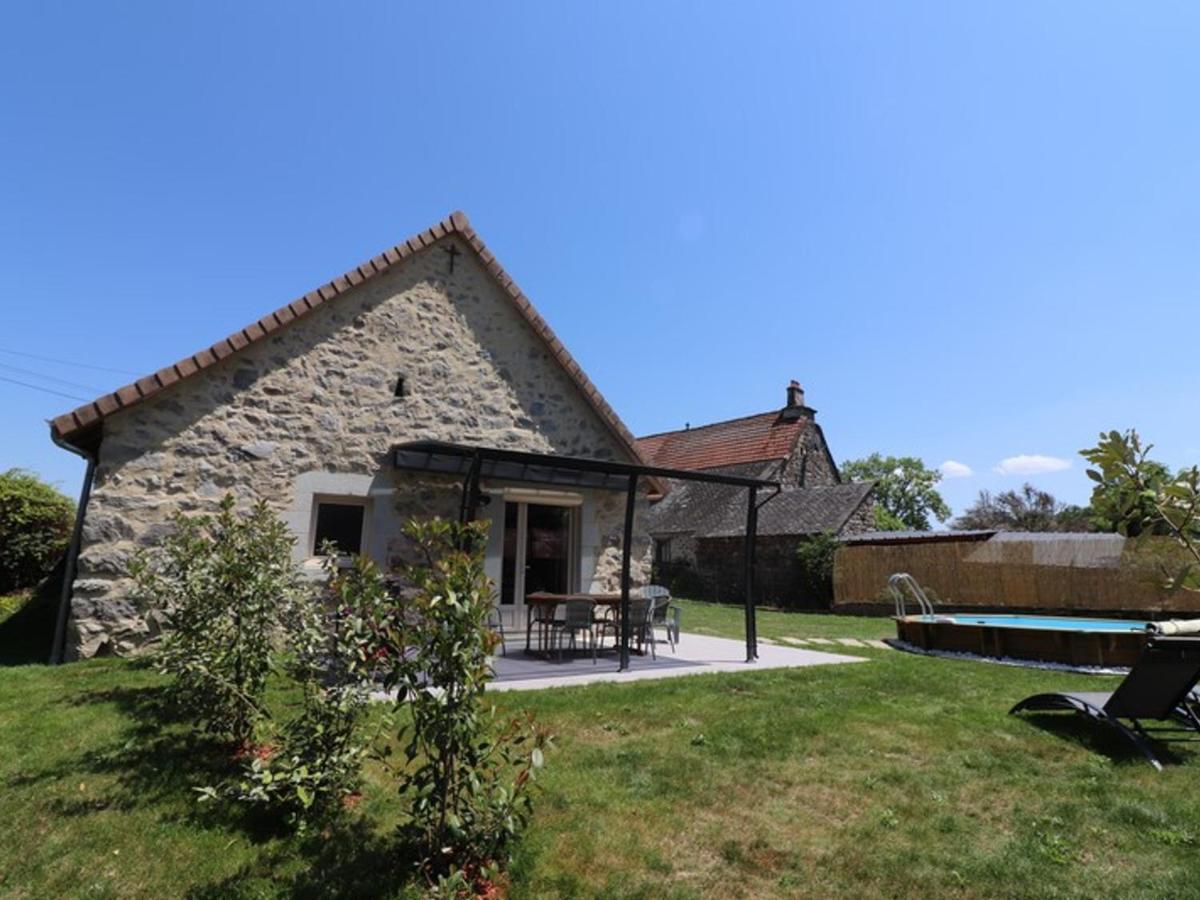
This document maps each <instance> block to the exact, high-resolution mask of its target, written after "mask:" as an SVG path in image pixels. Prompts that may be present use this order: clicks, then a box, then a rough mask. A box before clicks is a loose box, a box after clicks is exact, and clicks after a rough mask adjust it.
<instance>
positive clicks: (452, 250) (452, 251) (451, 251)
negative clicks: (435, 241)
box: [442, 244, 462, 274]
mask: <svg viewBox="0 0 1200 900" xmlns="http://www.w3.org/2000/svg"><path fill="white" fill-rule="evenodd" d="M442 252H443V253H445V254H446V255H447V256H448V257H450V272H451V274H453V273H454V259H455V257H457V256H458V255H459V254H460V253H461V252H462V251H461V250H459V249H458V248H457V247H456V246H454V245H453V244H451V245H450V246H449V247H443V248H442Z"/></svg>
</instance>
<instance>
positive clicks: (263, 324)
mask: <svg viewBox="0 0 1200 900" xmlns="http://www.w3.org/2000/svg"><path fill="white" fill-rule="evenodd" d="M453 234H456V235H458V236H459V237H461V238H462V239H463V240H464V241H465V242H466V244H467V245H468V246H469V247H471V249H472V250H473V251H474V252H475V253H476V254H477V256H478V258H479V261H480V263H481V264H482V265H483V266H484V267H485V268H486V270H487V271H488V272H489V273H490V274H491V275H492V277H493V278H495V280H496V281H497V283H498V284H499V285H500V286H501V287H502V288H503V289H504V290H505V291H506V292H507V293H508V294H509V295H510V296H511V297H512V298H513V306H514V307H515V308H516V309H517V311H518V312H520V313H521V315H522V316H523V317H524V319H525V321H526V322H527V323H528V325H529V326H530V328H531V329H532V330H533V332H534V333H535V334H536V335H537V336H538V337H539V338H540V339H541V340H542V341H543V342H544V343H545V345H546V349H547V350H548V351H549V352H550V354H551V355H552V356H553V357H554V358H555V359H556V360H558V361H559V363H560V364H561V365H562V366H563V368H564V369H565V370H566V371H567V374H568V375H569V376H570V377H571V378H572V379H573V380H574V382H575V384H576V386H577V387H578V388H579V390H580V393H581V394H582V395H583V397H584V399H585V400H586V401H587V403H588V404H589V405H590V406H591V407H592V409H593V411H594V412H595V413H596V414H597V415H598V416H599V417H600V418H601V419H602V420H603V421H604V422H605V423H606V424H607V425H608V427H609V429H610V430H611V431H612V433H613V436H614V437H616V438H617V440H618V442H619V443H620V444H621V445H623V446H624V447H625V448H626V450H627V452H628V453H629V455H630V457H631V458H632V459H634V460H639V461H644V460H643V457H642V455H641V453H640V452H639V450H638V442H637V440H636V438H634V436H633V435H632V434H631V433H630V431H629V429H628V428H626V427H625V424H624V423H623V422H622V421H621V420H620V418H619V417H618V416H617V414H616V413H615V412H614V411H613V408H612V407H611V406H610V405H609V404H608V402H607V401H605V399H604V398H603V397H602V396H601V395H600V392H599V391H598V390H597V389H596V386H595V385H594V384H592V382H591V380H590V379H589V378H588V377H587V375H585V374H584V372H583V370H582V369H581V368H580V366H579V364H578V363H577V362H575V360H574V359H573V358H572V356H571V354H570V353H569V352H568V351H567V349H566V348H565V347H564V346H563V345H562V343H561V342H560V341H559V340H558V338H557V337H556V336H555V334H554V332H553V330H552V329H551V328H550V326H549V325H547V324H546V321H545V320H544V319H543V318H542V317H541V316H540V315H539V314H538V313H537V311H536V310H535V309H534V308H533V305H532V304H531V303H530V302H529V299H528V298H527V297H526V296H525V295H524V293H522V291H521V289H520V288H519V287H518V286H517V284H516V282H514V281H513V280H512V278H511V276H509V274H508V273H507V272H506V271H505V270H504V268H503V267H502V266H501V265H500V264H499V262H497V261H496V258H495V256H494V255H493V254H492V252H491V251H490V250H488V248H487V246H486V245H485V244H484V242H483V239H482V238H480V237H479V235H478V233H477V232H476V231H475V229H474V228H472V227H471V223H470V221H469V220H468V219H467V217H466V215H465V214H464V213H462V212H454V213H451V214H450V216H448V217H447V218H446V219H444V220H442V221H441V222H438V223H437V224H436V225H434V226H433V228H429V229H426V230H425V231H423V232H421V233H419V234H417V235H415V236H413V237H411V238H409V239H408V240H406V241H402V242H401V243H399V244H397V245H396V246H394V247H391V248H389V249H387V250H385V251H384V252H383V253H381V254H379V255H377V256H375V257H373V258H371V259H370V260H369V261H368V262H365V263H363V264H362V265H360V266H357V267H355V268H354V269H351V270H350V271H348V272H346V273H345V274H343V275H339V276H338V277H337V278H335V279H334V280H333V281H331V282H327V283H326V284H324V285H322V286H321V287H319V288H317V289H316V290H314V291H310V292H309V293H307V294H305V295H304V296H303V297H301V298H300V299H298V300H293V301H292V302H291V303H288V304H286V305H285V306H282V307H280V308H279V309H277V310H275V312H273V313H270V314H268V315H267V316H264V317H263V318H262V319H260V320H259V321H258V323H257V324H255V325H250V326H248V327H247V328H246V329H245V331H244V332H237V333H235V334H233V335H230V336H229V337H228V338H226V339H224V340H222V341H218V342H217V343H215V344H213V345H212V346H211V347H209V348H207V349H205V350H201V351H199V352H198V353H196V354H194V355H192V356H189V357H185V358H184V359H182V360H180V361H179V362H178V363H175V370H177V371H178V374H179V378H178V379H176V380H178V381H183V380H186V379H188V378H191V377H192V376H194V375H196V374H197V373H198V372H200V371H202V370H204V369H206V368H208V367H209V366H212V365H215V364H216V363H217V362H219V361H220V360H222V359H225V358H226V357H228V356H231V355H232V354H234V353H235V352H237V351H238V350H240V349H241V348H243V347H246V346H249V345H250V344H251V343H254V342H257V341H259V340H261V339H262V338H264V337H266V336H267V335H268V334H269V333H271V332H272V331H274V330H276V329H275V326H273V325H271V324H270V323H271V320H272V319H273V320H274V321H275V322H277V323H278V325H279V326H280V327H283V326H286V325H287V324H288V323H290V322H293V321H295V320H296V319H298V318H301V317H303V316H304V315H306V314H307V313H308V312H309V311H311V310H312V309H314V308H316V307H317V306H320V305H321V304H322V303H324V302H326V301H329V300H333V299H334V298H336V297H337V296H338V294H340V293H343V292H345V291H347V290H349V289H350V288H351V287H352V286H354V285H356V284H358V283H361V282H364V281H369V280H370V279H371V278H372V277H374V276H375V275H377V274H379V273H381V272H385V271H387V269H388V268H389V267H390V266H393V265H395V264H396V263H398V262H400V261H401V260H403V259H405V258H407V257H409V256H411V255H412V254H413V253H415V252H417V251H418V250H420V249H422V248H423V247H429V246H432V245H433V244H434V243H435V241H437V240H438V239H439V238H444V237H446V236H449V235H453ZM359 276H361V278H360V277H359ZM168 368H170V367H168ZM163 371H166V370H163ZM160 380H162V379H160ZM164 383H173V381H166V382H164ZM143 385H145V389H144V390H141V391H139V387H142V386H143ZM163 389H164V387H163V386H160V385H159V384H158V383H157V382H156V381H155V379H154V378H152V377H151V378H143V379H141V380H140V381H139V382H137V383H136V385H125V386H124V387H122V388H118V389H117V390H116V391H114V392H112V393H111V394H106V395H104V396H103V397H101V398H99V399H97V400H94V401H92V402H91V403H87V404H85V405H83V406H81V407H79V408H77V409H75V410H72V411H71V412H69V413H65V414H63V415H61V416H58V417H57V418H56V419H54V420H53V421H52V422H51V428H52V430H53V431H54V433H55V435H56V436H57V437H59V438H62V439H66V440H70V439H71V438H72V437H73V436H75V435H76V434H77V433H78V432H81V431H83V430H85V429H87V428H90V427H91V426H93V425H95V424H96V423H97V422H99V421H101V420H102V419H103V417H104V416H107V415H111V414H112V413H114V412H116V411H117V410H119V409H127V408H129V407H130V406H134V405H136V404H137V403H139V402H141V400H142V399H144V396H148V395H149V394H153V393H157V392H158V391H161V390H163ZM650 483H651V486H652V488H653V489H654V490H656V491H661V490H662V484H661V483H660V482H658V481H657V480H654V479H650Z"/></svg>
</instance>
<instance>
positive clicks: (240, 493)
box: [68, 237, 649, 657]
mask: <svg viewBox="0 0 1200 900" xmlns="http://www.w3.org/2000/svg"><path fill="white" fill-rule="evenodd" d="M451 242H453V243H455V244H457V245H458V249H459V251H460V252H459V254H458V256H457V258H456V260H455V262H454V271H453V273H451V272H450V257H449V255H448V254H447V253H445V252H444V251H445V249H446V247H447V245H448V244H449V243H451ZM401 376H403V377H404V380H405V391H406V396H405V397H403V398H399V399H398V398H396V397H394V396H393V392H394V390H395V387H396V382H397V379H398V378H399V377H401ZM422 439H437V440H445V441H453V442H458V443H467V444H481V445H489V446H498V447H504V448H510V449H518V450H527V451H536V452H554V453H559V454H564V455H570V456H581V457H591V458H598V459H625V458H626V455H625V451H624V449H623V447H622V446H621V445H620V443H619V442H618V441H617V440H616V438H615V437H614V436H613V435H612V433H611V432H610V431H609V430H608V428H607V427H606V425H605V424H604V423H603V422H602V421H601V420H600V419H599V418H598V417H597V416H596V414H595V413H594V411H593V410H592V409H591V407H590V406H589V405H588V403H587V401H586V400H585V399H584V398H583V397H582V395H581V393H580V391H579V389H578V388H577V387H576V385H575V384H574V383H573V382H572V381H571V379H569V378H568V376H567V375H566V373H565V372H563V370H562V368H561V366H560V365H559V364H558V363H557V361H555V360H554V359H552V358H551V356H550V354H549V352H548V351H547V350H546V348H545V346H544V344H543V343H542V341H541V340H540V339H539V338H538V337H537V336H536V335H534V333H533V331H532V330H531V329H530V327H529V326H528V324H527V323H526V322H525V321H524V320H523V319H522V317H521V316H520V315H519V313H518V312H517V311H516V310H515V309H514V308H513V305H512V301H511V300H510V298H509V297H508V296H507V294H506V293H504V292H503V291H502V289H501V288H500V287H499V286H498V285H496V284H495V282H494V281H493V280H492V278H491V277H490V276H489V275H488V274H487V273H486V271H484V270H483V268H482V267H481V266H480V265H479V263H478V261H477V259H476V257H475V256H474V253H473V251H471V250H470V249H469V248H468V247H467V246H466V245H465V244H464V243H463V242H462V241H461V240H459V239H458V238H457V237H448V238H444V239H443V240H441V241H439V242H438V243H437V244H436V245H434V246H433V247H432V248H429V249H427V250H425V251H424V252H422V253H419V254H417V255H415V256H413V257H411V258H409V259H408V260H406V261H405V262H403V263H401V264H400V265H398V266H396V267H394V268H392V269H390V270H389V271H388V272H386V273H384V274H382V275H380V276H377V277H376V278H374V279H372V280H371V281H368V282H366V283H365V284H363V285H361V286H360V287H358V288H357V289H356V290H354V291H351V292H350V293H348V294H345V295H343V296H341V297H339V298H338V299H337V300H335V301H333V302H331V303H328V304H324V305H322V306H321V307H318V308H317V309H316V310H314V311H313V312H311V313H309V314H308V315H307V316H305V317H303V318H301V319H299V320H298V321H296V322H295V323H293V324H291V325H289V326H288V327H286V328H283V329H280V330H279V331H278V332H276V333H274V334H273V335H271V336H270V337H268V338H266V339H264V340H262V341H259V342H258V343H255V344H252V345H250V346H249V347H247V348H245V349H244V350H242V351H241V352H240V353H237V354H235V355H233V356H231V357H229V358H228V359H226V360H224V361H223V362H222V363H220V364H219V365H217V366H215V367H213V368H211V369H208V370H205V371H204V372H202V373H201V374H199V375H197V376H195V377H193V378H191V379H187V380H184V381H182V382H180V383H178V384H176V385H175V386H173V387H172V388H170V389H168V390H166V391H163V392H162V393H161V394H158V395H156V396H155V397H153V398H151V399H150V400H148V401H146V402H145V403H143V404H141V405H139V406H137V407H134V408H132V409H130V410H128V411H125V412H118V413H115V414H113V415H112V416H110V417H109V418H108V419H106V420H105V422H104V438H103V441H102V443H101V446H100V450H99V460H98V464H97V467H96V477H95V482H94V486H93V490H92V496H91V501H90V503H89V507H88V511H87V516H86V520H85V523H84V527H83V534H82V544H81V552H80V555H79V565H78V575H77V578H76V580H75V583H74V595H73V600H72V610H71V612H72V615H71V621H70V626H69V632H68V652H69V653H70V654H71V655H72V656H74V657H86V656H92V655H95V654H97V653H107V652H112V653H126V652H130V651H132V650H134V649H136V647H137V646H139V645H140V644H141V643H143V642H144V641H145V640H146V639H147V638H148V637H149V636H150V635H151V634H152V631H153V626H152V624H151V623H147V622H146V621H145V619H144V618H143V617H142V616H141V615H140V614H139V612H138V611H137V610H136V609H135V607H134V604H133V601H132V599H131V598H130V591H129V589H130V582H129V580H128V577H127V574H126V572H127V564H128V561H129V559H130V557H131V555H132V554H133V553H135V552H136V551H137V550H138V549H139V548H141V547H147V546H151V545H153V544H155V543H156V542H157V541H159V540H160V539H161V537H162V536H163V535H164V534H165V533H166V532H167V529H168V528H169V520H170V517H171V516H172V514H174V513H175V512H177V511H183V512H193V511H202V510H209V509H212V508H213V507H214V505H215V503H216V501H217V500H219V499H220V497H221V496H223V495H224V494H225V493H226V492H232V493H233V494H234V495H235V496H236V497H237V498H238V499H239V501H244V502H247V503H248V502H250V501H252V500H255V499H257V498H260V497H261V498H265V499H266V500H267V501H268V502H269V503H271V505H272V506H274V507H275V508H276V509H277V510H279V511H280V512H281V514H285V513H287V512H288V511H289V510H292V511H293V512H294V509H293V507H294V505H295V502H296V482H297V478H298V477H299V476H300V475H302V474H304V473H313V472H336V473H355V474H359V475H365V476H370V477H371V479H372V481H371V490H372V493H373V494H375V493H378V497H379V498H384V497H387V498H390V501H384V500H381V499H377V500H376V501H375V502H393V503H394V504H395V505H396V509H397V514H398V516H400V517H408V516H411V515H427V514H432V513H440V514H442V515H455V514H457V508H458V507H457V498H458V494H457V491H458V489H459V488H458V484H457V483H456V482H454V481H451V480H449V479H444V478H442V479H439V478H436V477H422V478H416V477H414V476H413V475H411V474H404V473H397V472H395V471H394V470H393V469H392V467H391V464H390V460H389V459H388V450H389V449H390V448H391V447H392V446H393V445H395V444H397V443H400V442H403V441H409V440H422ZM622 506H623V504H622V503H616V504H613V503H600V504H597V509H598V511H599V512H598V516H599V518H600V521H599V526H600V534H601V542H602V544H603V548H606V549H605V552H601V553H599V554H598V557H597V577H598V578H599V580H600V581H602V582H604V583H608V581H609V580H610V579H609V574H610V570H611V568H612V562H611V558H612V556H613V552H612V548H614V547H619V544H620V534H621V528H622V514H623V510H622ZM638 533H639V535H640V534H641V530H640V529H639V530H638ZM401 553H402V548H401V547H400V546H398V545H396V544H395V542H392V544H390V545H389V546H388V548H387V556H388V558H389V559H392V558H394V557H396V556H399V555H400V554H401ZM616 555H617V556H618V558H619V553H617V554H616ZM635 561H636V563H637V568H636V569H635V574H636V576H637V577H638V578H639V579H641V578H642V577H644V576H643V572H645V571H648V566H649V542H648V540H646V539H645V538H644V537H640V538H639V541H638V545H637V546H636V547H635ZM584 580H585V583H586V581H587V576H586V573H585V576H584Z"/></svg>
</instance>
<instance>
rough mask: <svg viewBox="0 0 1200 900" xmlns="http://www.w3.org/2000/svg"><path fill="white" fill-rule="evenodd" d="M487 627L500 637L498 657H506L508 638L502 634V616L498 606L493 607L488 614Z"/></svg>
mask: <svg viewBox="0 0 1200 900" xmlns="http://www.w3.org/2000/svg"><path fill="white" fill-rule="evenodd" d="M487 627H488V628H490V629H492V631H494V632H496V634H498V635H500V655H501V656H508V636H507V635H505V633H504V614H503V613H501V612H500V608H499V607H498V606H493V607H492V611H491V612H489V613H488V617H487Z"/></svg>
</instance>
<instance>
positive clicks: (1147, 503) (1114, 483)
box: [1079, 429, 1200, 590]
mask: <svg viewBox="0 0 1200 900" xmlns="http://www.w3.org/2000/svg"><path fill="white" fill-rule="evenodd" d="M1152 449H1154V445H1153V444H1147V445H1145V446H1144V447H1143V446H1142V441H1141V438H1140V437H1139V436H1138V433H1137V432H1136V431H1134V430H1132V429H1130V430H1129V431H1126V432H1125V433H1124V434H1121V433H1120V432H1117V431H1110V432H1108V433H1107V434H1101V435H1100V441H1099V443H1097V444H1096V446H1095V447H1088V448H1087V449H1086V450H1081V451H1079V452H1080V455H1081V456H1083V458H1084V459H1086V460H1087V461H1088V462H1089V463H1091V464H1092V468H1089V469H1088V470H1087V474H1088V477H1089V478H1091V479H1092V481H1094V482H1095V483H1096V488H1095V491H1094V492H1093V494H1092V505H1093V506H1095V507H1096V508H1097V510H1102V511H1103V514H1104V515H1105V516H1107V517H1110V518H1111V519H1112V521H1113V522H1114V524H1115V525H1116V530H1117V531H1118V532H1119V533H1121V534H1125V535H1129V536H1131V537H1137V536H1149V535H1152V534H1155V533H1159V534H1167V535H1170V536H1171V537H1172V538H1174V539H1175V542H1176V544H1177V545H1178V549H1179V550H1180V552H1181V553H1182V554H1183V557H1184V560H1185V561H1184V562H1183V563H1182V564H1181V565H1178V566H1172V568H1171V569H1169V570H1166V571H1163V572H1162V582H1163V585H1164V587H1166V588H1167V589H1168V590H1171V589H1177V588H1182V589H1185V590H1200V466H1191V467H1189V468H1185V469H1183V470H1182V471H1180V472H1179V474H1178V475H1176V476H1175V477H1174V478H1164V477H1163V472H1164V469H1165V467H1163V465H1162V464H1161V463H1157V462H1155V461H1154V460H1152V459H1150V458H1149V457H1150V451H1151V450H1152Z"/></svg>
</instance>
